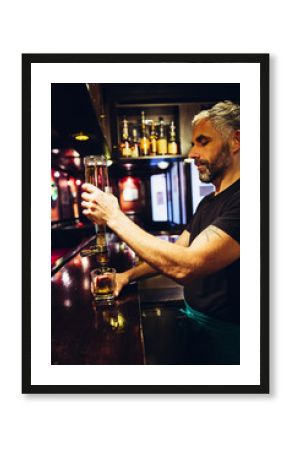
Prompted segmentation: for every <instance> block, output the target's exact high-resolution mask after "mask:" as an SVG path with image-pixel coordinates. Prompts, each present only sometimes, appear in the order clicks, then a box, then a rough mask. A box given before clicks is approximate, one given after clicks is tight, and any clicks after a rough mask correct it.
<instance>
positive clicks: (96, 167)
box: [81, 155, 109, 267]
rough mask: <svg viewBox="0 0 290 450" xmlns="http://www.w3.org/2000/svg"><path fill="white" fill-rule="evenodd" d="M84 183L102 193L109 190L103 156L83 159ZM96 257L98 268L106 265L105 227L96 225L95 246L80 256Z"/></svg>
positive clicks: (106, 168)
mask: <svg viewBox="0 0 290 450" xmlns="http://www.w3.org/2000/svg"><path fill="white" fill-rule="evenodd" d="M84 165H85V181H86V183H90V184H93V185H94V186H97V187H98V188H99V189H101V190H102V191H108V190H109V179H108V167H107V161H106V158H105V157H104V156H96V155H90V156H86V157H85V158H84ZM94 254H95V255H96V256H97V261H98V263H99V265H100V266H102V267H105V266H107V265H108V246H107V239H106V226H105V225H98V232H97V235H96V244H95V245H94V246H91V247H89V248H88V249H84V250H82V251H81V256H92V255H94Z"/></svg>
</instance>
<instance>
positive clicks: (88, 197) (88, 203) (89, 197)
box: [82, 183, 120, 225]
mask: <svg viewBox="0 0 290 450" xmlns="http://www.w3.org/2000/svg"><path fill="white" fill-rule="evenodd" d="M82 189H83V191H84V192H83V193H82V200H83V201H82V208H84V209H83V214H84V215H85V216H86V217H87V218H88V219H90V220H91V221H92V222H94V223H96V224H98V225H105V224H107V223H108V222H109V221H110V220H112V219H114V218H115V216H116V215H117V214H118V212H120V208H119V203H118V199H117V198H116V197H115V196H114V195H113V194H109V193H106V192H103V191H101V190H100V189H98V188H97V187H96V186H93V185H92V184H88V183H85V184H83V186H82Z"/></svg>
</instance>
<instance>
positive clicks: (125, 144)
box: [120, 118, 132, 158]
mask: <svg viewBox="0 0 290 450" xmlns="http://www.w3.org/2000/svg"><path fill="white" fill-rule="evenodd" d="M120 153H121V156H122V157H123V158H129V157H130V156H131V155H132V150H131V146H130V141H129V128H128V120H126V118H124V120H123V130H122V141H121V144H120Z"/></svg>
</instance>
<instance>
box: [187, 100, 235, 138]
mask: <svg viewBox="0 0 290 450" xmlns="http://www.w3.org/2000/svg"><path fill="white" fill-rule="evenodd" d="M203 119H208V120H210V121H211V123H212V124H213V126H214V127H215V129H216V130H217V131H219V133H221V135H222V136H223V137H224V138H228V137H229V136H230V134H231V133H232V132H233V131H235V130H239V129H240V105H237V104H235V103H233V102H231V101H229V100H225V101H224V102H220V103H217V104H216V105H214V106H213V107H212V108H211V109H206V110H203V111H201V112H200V113H198V114H196V115H195V116H194V118H193V121H192V126H193V127H194V126H195V125H196V124H197V122H199V121H200V120H203Z"/></svg>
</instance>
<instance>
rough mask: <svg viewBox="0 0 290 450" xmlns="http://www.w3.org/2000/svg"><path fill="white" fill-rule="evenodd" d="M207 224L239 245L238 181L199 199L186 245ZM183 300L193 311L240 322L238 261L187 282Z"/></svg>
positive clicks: (189, 227) (188, 228) (188, 227)
mask: <svg viewBox="0 0 290 450" xmlns="http://www.w3.org/2000/svg"><path fill="white" fill-rule="evenodd" d="M209 225H214V226H216V227H217V228H220V229H221V230H223V231H224V232H225V233H227V234H228V235H230V236H231V237H232V238H233V239H235V240H236V241H237V242H240V180H238V181H236V182H235V183H233V184H232V185H230V186H229V187H228V188H227V189H225V190H224V191H222V192H221V193H220V194H218V195H214V194H210V195H208V196H206V197H204V198H203V199H202V201H201V202H200V203H199V205H198V208H197V210H196V212H195V214H194V216H193V217H192V220H191V221H190V223H189V225H188V226H187V227H186V229H187V231H189V233H190V244H191V243H192V241H193V240H194V239H195V238H196V236H197V235H198V234H199V233H201V232H202V231H203V230H204V229H205V228H207V227H208V226H209ZM184 298H185V300H186V302H187V303H188V304H189V306H191V307H192V308H193V309H195V310H197V311H200V312H203V313H204V314H207V315H209V316H211V317H215V318H217V319H220V320H224V321H227V322H234V323H239V321H240V259H238V260H237V261H235V262H233V263H232V264H230V265H229V266H227V267H225V268H224V269H222V270H219V271H218V272H215V273H213V274H211V275H206V276H204V277H202V278H199V279H195V280H192V281H189V282H188V283H187V284H186V285H185V286H184Z"/></svg>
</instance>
